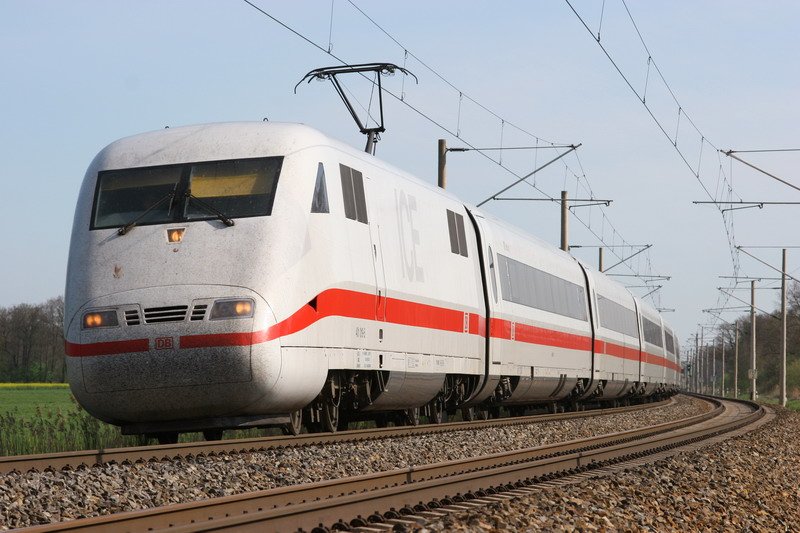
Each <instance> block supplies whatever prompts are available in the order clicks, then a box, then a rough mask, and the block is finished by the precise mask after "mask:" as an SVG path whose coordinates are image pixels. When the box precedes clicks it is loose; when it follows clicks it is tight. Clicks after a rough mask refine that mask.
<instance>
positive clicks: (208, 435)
mask: <svg viewBox="0 0 800 533" xmlns="http://www.w3.org/2000/svg"><path fill="white" fill-rule="evenodd" d="M203 438H204V439H206V440H222V430H221V429H206V430H204V431H203Z"/></svg>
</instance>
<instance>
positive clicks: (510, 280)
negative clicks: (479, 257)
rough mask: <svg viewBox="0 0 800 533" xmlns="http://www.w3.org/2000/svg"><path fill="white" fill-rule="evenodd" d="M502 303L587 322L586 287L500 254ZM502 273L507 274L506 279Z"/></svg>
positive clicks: (498, 259)
mask: <svg viewBox="0 0 800 533" xmlns="http://www.w3.org/2000/svg"><path fill="white" fill-rule="evenodd" d="M497 262H498V263H499V269H500V273H501V276H500V288H501V289H502V292H503V300H506V301H507V302H514V303H517V304H520V305H524V306H527V307H533V308H534V309H541V310H542V311H548V312H550V313H556V314H559V315H562V316H566V317H570V318H575V319H577V320H582V321H584V322H585V321H586V320H587V318H586V292H585V290H584V287H582V286H581V285H578V284H576V283H572V282H571V281H567V280H565V279H562V278H560V277H558V276H556V275H554V274H550V273H549V272H545V271H544V270H539V269H538V268H534V267H532V266H530V265H526V264H525V263H522V262H520V261H517V260H515V259H511V258H509V257H506V256H504V255H502V254H497ZM502 274H506V275H505V276H504V275H502Z"/></svg>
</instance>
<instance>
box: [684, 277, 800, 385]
mask: <svg viewBox="0 0 800 533" xmlns="http://www.w3.org/2000/svg"><path fill="white" fill-rule="evenodd" d="M775 292H776V293H777V295H778V303H777V305H776V307H777V309H776V310H775V311H773V312H771V313H763V312H758V313H757V314H756V370H757V372H756V381H757V383H756V388H757V389H758V392H759V395H760V396H771V397H777V396H778V395H779V393H780V377H781V376H780V373H781V341H782V335H781V312H780V293H779V291H775ZM762 294H763V293H762ZM786 296H787V298H786V394H787V396H788V397H789V398H790V399H800V284H798V283H796V282H795V283H792V284H791V285H789V287H788V289H787V295H786ZM743 299H745V300H746V299H747V298H743ZM757 305H758V306H759V307H761V308H762V309H763V308H764V307H766V306H764V305H763V304H758V303H757ZM725 320H728V322H729V323H724V322H721V323H720V325H719V328H718V330H717V333H716V335H715V336H713V337H712V338H705V339H704V343H705V348H704V349H705V350H709V351H710V353H712V355H713V354H714V353H716V357H717V363H716V364H717V367H716V372H717V378H716V387H717V391H718V392H719V390H720V386H721V377H722V344H723V343H724V344H725V389H726V390H727V391H728V392H729V394H730V393H732V391H733V378H734V356H735V353H736V329H737V328H738V330H739V336H738V353H739V375H738V383H737V386H738V387H737V388H738V390H739V393H740V394H743V393H746V392H748V391H749V390H750V379H749V376H748V370H749V369H750V365H751V360H752V325H751V320H750V314H749V313H743V314H742V315H740V316H739V317H738V318H736V319H733V320H730V319H727V318H726V319H725ZM714 346H716V351H715V352H714V351H713V350H714ZM701 349H702V348H701ZM692 364H694V362H693V363H692Z"/></svg>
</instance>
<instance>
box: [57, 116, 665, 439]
mask: <svg viewBox="0 0 800 533" xmlns="http://www.w3.org/2000/svg"><path fill="white" fill-rule="evenodd" d="M64 332H65V351H66V362H67V372H68V381H69V383H70V387H71V390H72V393H73V395H74V396H75V398H76V399H77V401H78V402H79V403H80V405H81V406H83V407H84V408H85V409H86V410H87V411H88V412H89V413H91V414H92V415H93V416H95V417H97V418H99V419H101V420H103V421H105V422H108V423H111V424H115V425H118V426H120V427H121V428H122V431H123V433H126V434H140V435H148V436H152V437H157V438H158V439H159V441H161V442H174V441H175V439H177V437H178V435H179V433H182V432H203V433H204V435H205V436H206V438H208V439H216V438H220V437H221V435H222V431H224V430H226V429H232V428H249V427H265V426H280V427H282V428H283V429H284V431H286V432H287V433H293V434H296V433H299V432H300V431H301V430H302V429H303V428H304V427H305V428H306V429H307V430H308V431H336V430H338V429H341V428H344V427H347V424H348V423H350V422H353V421H356V420H374V421H375V422H376V423H378V424H386V423H390V422H393V423H398V424H399V423H404V424H418V423H420V420H425V419H427V421H428V422H431V423H439V422H442V421H444V420H446V419H447V418H448V416H451V415H454V414H456V413H458V412H460V413H461V414H462V416H463V417H464V418H466V419H472V418H486V417H490V416H497V415H498V414H499V413H500V412H501V409H503V410H504V411H503V412H504V413H505V412H510V413H512V414H514V413H520V412H523V411H525V410H526V409H528V408H530V407H534V406H539V407H541V406H545V407H547V408H551V409H553V410H558V409H564V408H570V409H571V408H581V406H583V405H585V404H586V403H588V402H597V401H614V402H622V401H628V400H629V399H631V398H644V399H648V398H654V397H661V396H664V395H668V394H671V393H673V392H675V391H676V390H678V388H679V386H680V377H681V367H680V364H679V353H678V344H677V340H676V337H675V333H674V331H673V330H672V328H671V327H670V326H669V325H668V324H667V323H666V321H665V320H664V319H663V317H662V316H661V315H660V314H659V313H658V312H657V310H656V309H654V308H653V307H652V306H651V305H649V304H648V303H646V302H644V301H642V300H640V299H639V298H637V297H635V296H634V295H632V294H631V293H630V292H629V291H628V290H627V289H626V288H625V287H623V286H622V285H620V284H618V283H617V282H615V281H614V280H613V279H612V278H610V277H609V276H607V275H605V274H603V273H601V272H598V271H597V270H595V269H593V268H592V267H590V266H589V265H586V264H584V263H582V262H581V261H579V260H577V259H575V258H574V257H572V256H571V255H569V254H568V253H566V252H563V251H561V250H559V249H556V248H554V247H552V246H551V245H549V244H548V243H546V242H544V241H542V240H539V239H537V238H535V237H533V236H531V235H528V234H526V233H525V232H523V231H521V230H520V229H517V228H515V227H513V226H512V225H509V224H507V223H505V222H503V221H501V220H498V219H497V218H495V217H493V216H491V215H490V214H488V213H486V212H484V211H482V210H480V209H477V208H475V207H474V206H472V205H470V204H468V203H465V202H463V201H461V200H459V199H458V198H457V197H456V196H454V195H453V194H451V193H449V192H448V191H446V190H444V189H441V188H439V187H436V186H433V185H429V184H427V183H425V182H423V181H421V180H419V179H417V178H415V177H414V176H411V175H409V174H407V173H405V172H403V171H401V170H399V169H397V168H395V167H393V166H391V165H389V164H387V163H385V162H383V161H381V160H380V159H378V158H377V157H375V156H374V155H372V154H369V153H365V152H362V151H358V150H356V149H354V148H352V147H350V146H348V145H346V144H344V143H341V142H338V141H336V140H334V139H331V138H329V137H327V136H326V135H324V134H323V133H321V132H319V131H317V130H315V129H313V128H311V127H309V126H306V125H302V124H294V123H275V122H252V123H250V122H237V123H216V124H203V125H193V126H183V127H172V128H167V129H162V130H158V131H153V132H149V133H143V134H139V135H134V136H132V137H127V138H123V139H120V140H117V141H115V142H113V143H111V144H109V145H108V146H106V147H105V148H104V149H102V150H101V151H100V152H99V153H98V154H97V156H96V157H95V158H94V160H93V161H92V162H91V164H90V165H89V167H88V169H87V172H86V175H85V177H84V179H83V182H82V185H81V188H80V192H79V195H78V200H77V205H76V209H75V215H74V221H73V227H72V235H71V242H70V251H69V261H68V268H67V279H66V290H65V315H64Z"/></svg>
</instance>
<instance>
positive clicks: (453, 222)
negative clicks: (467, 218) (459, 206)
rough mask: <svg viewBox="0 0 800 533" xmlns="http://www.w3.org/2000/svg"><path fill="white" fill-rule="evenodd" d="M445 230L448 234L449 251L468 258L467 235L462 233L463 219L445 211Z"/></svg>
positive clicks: (458, 215)
mask: <svg viewBox="0 0 800 533" xmlns="http://www.w3.org/2000/svg"><path fill="white" fill-rule="evenodd" d="M447 229H448V231H449V233H450V251H451V252H453V253H454V254H459V255H463V256H464V257H468V252H467V234H466V232H465V231H464V217H463V216H462V215H460V214H458V213H455V212H453V211H450V210H449V209H448V210H447Z"/></svg>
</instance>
